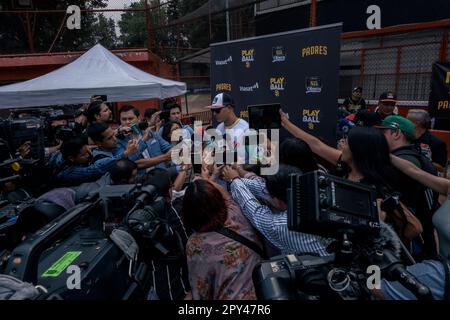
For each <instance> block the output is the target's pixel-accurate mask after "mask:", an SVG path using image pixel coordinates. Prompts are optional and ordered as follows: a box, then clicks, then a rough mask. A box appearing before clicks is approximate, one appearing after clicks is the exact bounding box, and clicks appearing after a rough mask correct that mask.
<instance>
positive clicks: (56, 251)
mask: <svg viewBox="0 0 450 320" xmlns="http://www.w3.org/2000/svg"><path fill="white" fill-rule="evenodd" d="M163 202H164V200H163V199H162V198H161V197H160V196H159V195H158V193H157V190H156V188H155V187H153V186H152V185H148V186H141V185H117V186H106V187H104V188H102V189H100V190H99V191H96V192H93V193H91V194H90V195H89V196H88V197H87V198H86V200H85V201H84V202H82V203H80V204H78V205H77V206H75V207H74V208H72V209H70V210H68V211H67V212H65V213H64V214H62V215H61V216H60V217H58V218H57V219H55V220H54V221H52V222H51V223H49V224H47V225H46V226H45V227H43V228H42V229H40V230H39V231H37V232H36V233H34V234H33V235H31V236H29V237H28V239H27V240H25V241H24V242H23V243H22V244H21V245H19V246H18V247H16V248H15V250H14V251H13V252H12V254H11V257H10V259H9V261H8V265H7V268H6V272H5V273H7V274H9V275H12V276H14V277H16V278H18V279H20V280H23V281H26V282H31V283H33V284H35V285H38V284H39V285H41V286H43V287H44V288H45V289H46V290H47V292H48V294H47V296H46V298H47V299H102V300H103V299H143V298H145V294H146V293H147V292H148V291H149V287H148V286H149V283H151V281H150V280H149V279H150V278H151V272H150V271H149V270H150V268H149V264H150V260H151V259H157V258H158V257H167V256H169V255H171V253H172V251H173V250H174V249H173V244H172V243H173V242H176V240H173V236H172V233H173V232H172V231H171V230H169V228H167V226H166V220H165V217H164V203H163ZM109 238H110V239H109ZM111 239H113V240H114V241H112V240H111ZM69 266H75V269H77V270H79V271H80V282H79V283H78V284H77V285H76V288H75V289H74V288H71V287H70V285H68V283H69V282H70V281H71V280H70V278H69V277H70V276H71V274H70V273H67V272H68V271H67V270H69V271H70V270H71V268H68V267H69Z"/></svg>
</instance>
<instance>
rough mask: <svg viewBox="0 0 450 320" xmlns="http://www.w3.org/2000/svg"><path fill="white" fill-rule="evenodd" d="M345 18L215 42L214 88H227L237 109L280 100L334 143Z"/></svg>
mask: <svg viewBox="0 0 450 320" xmlns="http://www.w3.org/2000/svg"><path fill="white" fill-rule="evenodd" d="M341 32H342V24H334V25H328V26H321V27H315V28H309V29H301V30H296V31H290V32H285V33H278V34H273V35H268V36H261V37H256V38H248V39H242V40H236V41H230V42H222V43H216V44H212V45H211V93H212V97H214V96H215V95H216V94H217V93H220V92H227V93H230V94H231V95H232V96H233V99H234V100H235V103H236V110H235V111H236V114H237V115H238V116H241V117H243V118H244V119H246V120H247V119H248V117H247V106H248V105H254V104H267V103H281V106H282V109H283V110H284V111H285V112H287V113H289V117H290V119H291V120H292V121H293V122H294V123H295V124H296V125H298V126H300V127H302V128H304V129H305V130H307V131H308V132H310V133H312V134H314V135H315V136H317V137H321V138H323V139H325V140H326V141H328V142H330V143H335V128H336V109H337V102H336V101H337V95H338V87H339V59H340V39H341V38H340V37H341Z"/></svg>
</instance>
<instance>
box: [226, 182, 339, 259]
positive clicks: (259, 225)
mask: <svg viewBox="0 0 450 320" xmlns="http://www.w3.org/2000/svg"><path fill="white" fill-rule="evenodd" d="M231 194H232V196H233V199H234V201H236V202H237V203H238V204H239V206H240V207H241V210H242V212H243V213H244V215H245V216H246V217H247V219H249V220H250V222H251V224H252V225H253V226H254V227H255V228H256V229H257V230H258V231H259V232H261V233H262V235H263V236H264V237H265V238H266V239H267V240H269V241H270V242H271V243H272V244H273V245H274V246H275V247H277V248H278V249H280V250H281V251H282V253H297V254H304V253H317V254H319V255H320V256H327V255H330V254H329V253H328V252H327V251H326V247H327V245H328V244H329V243H330V240H328V239H326V238H322V237H319V236H315V235H311V234H306V233H301V232H296V231H291V230H289V229H288V226H287V211H286V210H285V211H283V212H280V213H273V212H272V210H271V209H270V208H269V207H268V206H266V205H263V204H261V203H260V202H259V201H258V200H257V198H258V199H261V200H264V199H268V197H269V193H268V192H267V189H266V186H265V183H264V182H263V181H260V180H249V179H234V180H233V182H232V183H231Z"/></svg>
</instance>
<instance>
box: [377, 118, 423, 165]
mask: <svg viewBox="0 0 450 320" xmlns="http://www.w3.org/2000/svg"><path fill="white" fill-rule="evenodd" d="M375 127H376V128H380V129H385V130H384V136H385V137H386V140H387V142H388V145H389V149H390V150H391V153H392V154H394V155H396V156H399V157H400V158H403V159H405V160H408V161H410V162H412V163H414V164H415V165H416V166H417V167H419V168H420V167H421V165H420V161H419V160H418V159H417V156H418V155H419V153H418V152H417V150H416V148H415V146H414V144H413V143H414V140H415V139H416V136H415V132H416V126H415V124H414V123H412V122H411V121H409V120H408V119H406V118H404V117H402V116H388V117H386V118H385V119H384V120H383V121H382V122H381V125H378V126H375ZM406 150H407V151H408V152H405V151H406ZM414 153H416V154H417V156H414ZM403 154H405V155H404V156H403Z"/></svg>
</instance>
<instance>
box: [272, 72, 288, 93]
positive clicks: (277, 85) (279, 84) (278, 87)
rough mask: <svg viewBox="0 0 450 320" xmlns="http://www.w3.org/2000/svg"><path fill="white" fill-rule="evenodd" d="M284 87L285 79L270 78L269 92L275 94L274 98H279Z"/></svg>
mask: <svg viewBox="0 0 450 320" xmlns="http://www.w3.org/2000/svg"><path fill="white" fill-rule="evenodd" d="M285 86H286V79H285V78H284V77H272V78H270V90H272V91H273V92H274V94H275V97H279V96H280V91H284V89H285Z"/></svg>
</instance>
